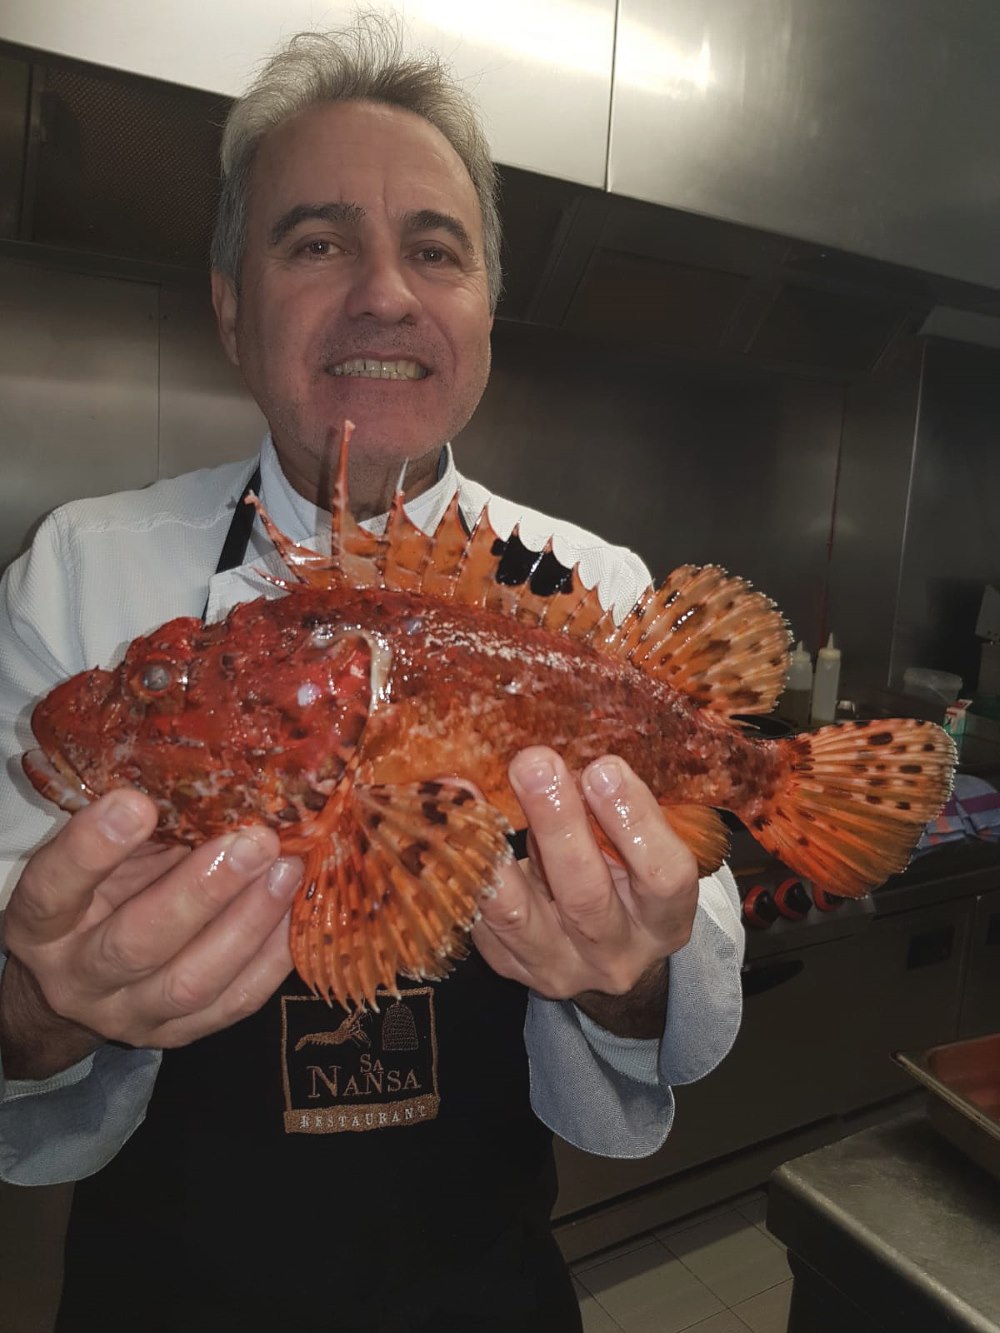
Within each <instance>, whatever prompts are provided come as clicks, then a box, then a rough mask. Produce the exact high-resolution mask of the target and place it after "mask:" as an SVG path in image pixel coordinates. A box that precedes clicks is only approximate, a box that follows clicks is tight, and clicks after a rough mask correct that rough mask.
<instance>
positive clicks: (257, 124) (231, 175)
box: [212, 14, 502, 309]
mask: <svg viewBox="0 0 1000 1333" xmlns="http://www.w3.org/2000/svg"><path fill="white" fill-rule="evenodd" d="M360 101H368V102H382V103H385V104H387V105H389V106H396V107H401V108H402V109H404V110H406V111H412V112H414V113H415V114H416V115H418V116H422V117H423V118H424V120H426V121H429V122H430V124H431V125H433V126H434V127H435V128H436V129H438V130H440V132H441V133H442V134H443V135H444V137H445V138H446V139H447V140H448V142H449V143H450V144H451V146H452V147H453V148H454V150H455V152H456V153H457V154H458V156H459V157H460V158H461V159H462V162H463V163H464V165H465V168H466V170H467V171H468V173H469V176H470V177H471V179H472V184H473V186H474V187H475V190H476V194H477V195H478V197H479V206H480V209H481V211H482V216H483V252H484V254H483V258H484V262H485V265H486V273H487V277H488V280H489V293H490V307H491V309H496V304H497V301H498V300H499V298H500V291H501V287H502V275H501V270H500V231H501V228H500V212H499V208H498V203H497V199H498V195H499V180H500V178H499V174H498V172H497V169H496V167H495V166H494V164H493V160H492V158H491V156H490V150H489V145H488V144H487V142H486V136H485V135H484V133H483V131H482V128H481V127H480V124H479V119H478V116H477V112H476V108H475V105H474V103H473V101H472V99H471V98H470V97H469V96H468V94H467V93H466V92H465V91H464V90H463V89H461V88H460V87H459V86H458V84H457V83H456V82H455V80H454V78H453V77H452V75H451V74H450V73H449V72H448V70H447V69H446V68H445V67H444V65H443V64H442V62H441V61H440V59H439V58H438V57H437V56H433V55H422V56H420V57H419V58H418V57H415V56H406V55H404V53H403V44H402V39H401V37H400V34H399V31H398V29H397V28H396V26H395V24H394V23H393V22H392V21H391V20H388V19H385V18H383V17H380V16H378V15H373V14H369V15H366V16H365V17H364V19H363V21H362V22H361V23H359V24H358V26H357V27H355V28H350V29H347V30H346V31H343V32H334V33H317V32H303V33H299V34H298V36H297V37H293V38H292V40H291V41H290V42H289V43H288V45H287V46H286V47H285V48H284V49H283V50H281V51H279V52H278V53H277V54H276V55H274V56H272V57H271V59H270V60H268V61H267V63H266V64H265V65H264V67H263V69H262V70H261V72H260V74H259V75H258V77H257V78H256V79H255V81H254V82H253V84H252V85H251V86H250V88H249V89H248V91H247V92H246V93H245V94H244V95H243V97H241V98H240V99H239V100H238V101H237V102H235V103H234V104H233V107H232V109H231V110H230V112H229V115H228V117H227V119H226V124H225V128H224V130H223V133H222V146H221V157H222V192H221V196H220V199H219V209H218V214H217V216H216V223H215V234H214V236H213V237H212V266H213V268H217V269H219V270H220V271H221V272H222V273H224V274H225V275H226V276H227V277H228V278H230V279H231V280H232V281H233V282H234V283H235V284H236V286H237V288H238V287H239V281H240V268H241V265H242V261H243V252H244V248H245V246H246V232H247V205H248V201H249V196H250V181H251V177H252V174H253V164H254V158H255V157H256V153H257V147H258V145H259V143H260V141H261V139H263V137H264V136H265V135H266V134H267V133H268V132H269V131H270V130H273V129H276V128H277V127H278V126H279V125H280V124H281V123H282V122H283V121H285V120H288V119H289V118H290V117H291V116H295V115H297V114H298V113H299V112H300V111H304V110H305V109H306V108H307V107H310V106H313V105H315V104H317V103H324V102H360Z"/></svg>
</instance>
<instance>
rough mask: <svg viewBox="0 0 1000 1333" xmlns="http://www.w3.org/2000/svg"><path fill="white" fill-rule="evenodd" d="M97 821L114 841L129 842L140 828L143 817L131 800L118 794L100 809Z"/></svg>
mask: <svg viewBox="0 0 1000 1333" xmlns="http://www.w3.org/2000/svg"><path fill="white" fill-rule="evenodd" d="M98 823H99V825H100V827H101V829H102V831H103V832H104V833H106V834H107V836H108V837H109V838H113V839H114V841H115V842H130V841H131V840H132V838H134V837H135V835H136V834H137V833H138V832H139V830H140V829H141V828H142V824H143V819H142V815H141V813H140V812H139V811H138V810H137V809H136V808H135V806H134V805H133V803H132V801H131V800H130V799H129V798H128V797H127V796H120V797H118V798H117V799H115V800H113V801H112V802H111V803H110V804H108V805H106V806H105V807H104V808H103V809H102V811H101V816H100V819H99V820H98Z"/></svg>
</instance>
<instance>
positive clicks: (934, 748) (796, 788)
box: [736, 718, 955, 898]
mask: <svg viewBox="0 0 1000 1333" xmlns="http://www.w3.org/2000/svg"><path fill="white" fill-rule="evenodd" d="M775 744H776V745H777V746H778V747H779V748H780V750H781V751H782V753H783V754H784V756H785V758H786V761H787V768H786V778H785V780H784V782H783V783H782V785H781V786H780V787H779V788H778V789H777V790H776V791H775V792H774V794H773V795H772V796H771V797H770V798H769V799H768V800H766V801H758V802H755V803H754V804H753V805H752V806H750V807H748V808H747V809H744V810H737V812H736V813H737V814H738V815H739V817H740V819H742V820H743V822H744V823H745V824H746V826H747V828H748V829H749V830H750V832H751V833H752V834H753V835H754V837H755V838H756V839H757V841H758V842H759V843H760V844H761V846H762V847H764V848H766V849H767V851H769V852H770V853H771V854H772V855H774V856H776V857H778V858H779V859H780V860H781V861H783V862H784V864H785V865H787V866H789V867H791V869H792V870H794V871H796V873H798V874H800V875H805V876H806V877H807V878H809V879H811V880H813V881H814V882H815V883H816V884H818V885H819V886H820V887H821V888H823V889H826V890H827V891H828V892H829V893H834V894H839V895H841V896H842V897H845V898H856V897H861V896H862V895H863V894H865V893H867V892H868V891H869V890H870V889H872V888H874V887H875V886H876V885H878V884H881V883H883V882H884V881H885V880H886V879H887V878H888V877H889V876H890V875H892V874H895V873H897V872H898V871H901V870H904V869H905V868H906V865H907V862H908V861H909V859H910V855H911V853H912V850H913V848H914V846H915V845H916V843H917V840H918V838H919V837H920V834H921V832H922V830H923V828H924V826H925V825H926V824H927V822H928V821H929V820H931V819H933V818H934V817H935V816H936V815H937V814H938V812H939V811H940V809H941V807H942V806H943V805H944V803H945V801H946V800H947V799H948V795H949V793H950V792H951V784H952V774H953V770H954V764H955V746H954V743H953V742H952V739H951V737H950V736H949V735H948V734H947V733H946V732H944V731H942V729H941V728H940V727H937V726H934V724H933V723H930V722H923V721H918V720H917V719H914V718H893V719H891V720H888V721H881V720H880V721H876V722H847V723H838V724H837V725H835V726H832V727H823V728H821V729H820V730H819V731H814V732H810V733H806V734H803V735H800V736H795V737H791V738H789V739H787V740H781V741H777V742H775Z"/></svg>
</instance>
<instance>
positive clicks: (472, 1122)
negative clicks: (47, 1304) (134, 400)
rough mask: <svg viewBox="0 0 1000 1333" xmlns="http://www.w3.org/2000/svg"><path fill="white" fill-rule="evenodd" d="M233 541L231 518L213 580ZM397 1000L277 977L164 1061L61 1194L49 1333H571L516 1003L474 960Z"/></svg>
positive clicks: (546, 1147) (239, 547)
mask: <svg viewBox="0 0 1000 1333" xmlns="http://www.w3.org/2000/svg"><path fill="white" fill-rule="evenodd" d="M258 484H259V471H258V472H257V473H255V474H254V476H253V477H252V478H251V480H250V482H249V483H248V486H247V489H248V490H249V489H251V488H252V489H256V487H257V485H258ZM252 523H253V511H252V510H251V509H250V508H249V506H247V505H244V504H242V503H241V504H238V505H237V507H236V512H235V514H234V517H233V522H232V525H231V527H230V531H229V534H228V536H227V539H226V543H225V546H224V548H223V553H222V556H221V558H220V561H219V566H218V570H217V572H221V571H222V570H224V569H228V568H234V567H236V566H238V565H239V564H241V563H242V562H243V559H244V556H245V552H246V547H247V542H248V540H249V536H250V530H251V527H252ZM401 987H402V994H401V996H400V998H399V999H398V1000H396V999H395V998H394V997H386V998H385V999H384V1000H383V1001H382V1003H381V1005H380V1012H379V1013H378V1014H373V1013H365V1014H363V1015H361V1016H358V1015H353V1016H352V1015H349V1014H347V1013H346V1012H345V1011H344V1010H343V1009H341V1008H340V1006H338V1005H336V1004H333V1005H332V1006H331V1005H327V1004H326V1003H325V1002H323V1001H320V1000H317V999H315V998H314V997H313V996H312V995H311V994H310V993H309V992H308V990H307V988H306V987H304V986H303V985H302V983H301V982H300V981H299V979H298V978H297V977H296V976H295V975H294V974H293V975H291V976H290V977H289V978H288V979H287V980H286V982H285V984H284V985H283V986H282V987H281V988H280V990H279V991H278V992H277V993H276V994H275V995H274V996H272V998H271V999H270V1000H269V1001H268V1002H267V1004H265V1005H264V1007H263V1008H262V1009H261V1010H260V1011H259V1012H258V1013H256V1014H254V1015H253V1016H252V1017H250V1018H247V1019H245V1020H243V1021H242V1022H240V1023H237V1024H236V1025H235V1026H233V1027H231V1028H228V1029H226V1030H225V1031H223V1032H218V1033H215V1034H213V1035H212V1036H209V1037H206V1038H203V1039H202V1040H201V1041H197V1042H194V1043H192V1044H191V1045H190V1046H187V1047H184V1048H182V1049H179V1050H175V1051H166V1052H165V1053H164V1057H163V1063H162V1067H161V1069H160V1073H159V1076H158V1078H157V1081H156V1086H155V1089H154V1092H153V1096H152V1099H151V1101H150V1105H149V1109H148V1112H147V1116H146V1119H145V1121H144V1123H143V1124H142V1125H141V1126H140V1127H139V1129H137V1130H136V1132H135V1134H134V1135H133V1136H132V1138H131V1139H129V1141H128V1142H127V1143H126V1144H125V1146H124V1147H123V1148H122V1150H121V1152H119V1153H118V1155H117V1156H116V1157H115V1158H114V1160H113V1161H112V1162H111V1163H110V1164H109V1165H108V1166H107V1167H105V1168H104V1170H103V1171H101V1172H99V1173H98V1174H97V1175H96V1176H92V1177H90V1178H89V1179H87V1180H84V1181H81V1182H79V1183H78V1184H77V1186H76V1190H75V1194H74V1202H73V1209H72V1213H71V1217H70V1223H69V1230H68V1234H67V1243H66V1277H65V1285H64V1290H63V1298H62V1304H61V1306H60V1311H59V1318H58V1321H57V1325H56V1327H57V1333H83V1331H84V1330H86V1331H87V1333H90V1331H91V1330H93V1333H97V1331H98V1330H100V1333H125V1331H126V1330H128V1333H134V1331H135V1330H136V1329H142V1330H143V1333H245V1331H254V1330H260V1331H261V1333H264V1330H268V1333H276V1331H278V1330H283V1329H295V1328H300V1327H301V1328H309V1329H311V1330H316V1333H324V1331H325V1330H330V1333H431V1330H433V1333H479V1331H480V1330H481V1331H482V1333H510V1331H511V1330H514V1329H516V1330H518V1333H578V1330H580V1328H581V1323H580V1316H579V1311H578V1307H577V1302H576V1299H575V1297H574V1294H573V1290H572V1286H571V1284H570V1280H569V1276H568V1273H567V1271H566V1267H565V1264H564V1263H563V1261H562V1258H561V1256H560V1254H559V1252H558V1249H557V1247H556V1245H555V1242H554V1240H553V1238H552V1235H551V1230H550V1227H549V1214H550V1212H551V1208H552V1204H553V1202H554V1200H555V1194H556V1182H555V1168H554V1163H553V1157H552V1144H551V1134H550V1133H549V1131H548V1130H546V1129H545V1128H544V1126H543V1125H542V1124H541V1123H540V1122H539V1121H538V1120H537V1119H536V1118H535V1116H534V1114H533V1113H532V1111H531V1108H530V1104H529V1089H528V1071H527V1056H526V1053H525V1049H524V1038H523V1029H524V1017H525V1009H526V1004H527V995H526V991H525V989H524V988H523V987H522V986H520V985H517V984H515V983H514V982H511V981H507V980H505V979H504V978H502V977H499V976H497V975H496V974H495V973H494V972H493V971H492V970H491V969H490V968H489V967H488V966H487V965H486V964H485V963H484V962H483V961H482V959H481V958H480V957H479V955H478V954H477V953H476V952H475V951H472V952H471V953H470V955H469V957H468V958H466V959H464V960H463V961H462V962H460V963H459V964H458V965H457V966H456V968H455V970H454V972H453V973H452V975H451V976H450V977H449V978H448V979H447V980H446V981H444V982H443V983H420V982H408V981H406V980H401Z"/></svg>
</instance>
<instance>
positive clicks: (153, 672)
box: [136, 662, 174, 694]
mask: <svg viewBox="0 0 1000 1333" xmlns="http://www.w3.org/2000/svg"><path fill="white" fill-rule="evenodd" d="M136 683H137V685H138V686H139V688H140V690H142V691H143V692H144V693H145V694H163V693H165V692H166V691H167V690H169V689H170V687H171V685H173V683H174V673H173V672H172V671H171V670H170V668H169V667H168V666H167V665H166V663H164V662H147V663H146V665H145V666H144V667H143V668H142V670H141V671H139V672H138V674H137V677H136Z"/></svg>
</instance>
